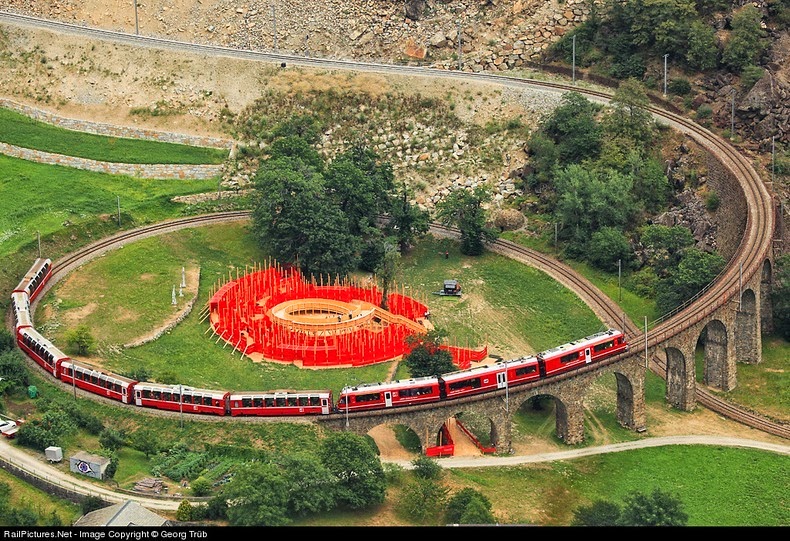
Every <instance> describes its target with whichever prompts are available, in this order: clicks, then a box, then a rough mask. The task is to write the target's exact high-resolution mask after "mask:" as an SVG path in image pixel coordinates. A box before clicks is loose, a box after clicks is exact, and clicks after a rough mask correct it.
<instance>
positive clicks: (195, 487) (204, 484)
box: [190, 477, 211, 496]
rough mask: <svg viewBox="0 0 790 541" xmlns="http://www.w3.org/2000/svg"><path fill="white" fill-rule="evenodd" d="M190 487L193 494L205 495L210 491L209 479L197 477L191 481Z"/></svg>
mask: <svg viewBox="0 0 790 541" xmlns="http://www.w3.org/2000/svg"><path fill="white" fill-rule="evenodd" d="M190 488H191V489H192V494H194V495H195V496H207V495H208V494H209V493H210V492H211V481H209V480H208V479H206V478H205V477H198V478H197V479H195V480H194V481H192V486H191V487H190Z"/></svg>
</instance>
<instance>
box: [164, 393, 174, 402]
mask: <svg viewBox="0 0 790 541" xmlns="http://www.w3.org/2000/svg"><path fill="white" fill-rule="evenodd" d="M162 400H167V401H168V402H169V401H170V400H174V398H173V395H171V394H170V393H168V392H164V393H162Z"/></svg>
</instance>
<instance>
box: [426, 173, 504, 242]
mask: <svg viewBox="0 0 790 541" xmlns="http://www.w3.org/2000/svg"><path fill="white" fill-rule="evenodd" d="M489 201H491V191H490V190H489V189H488V188H486V187H485V186H478V187H477V188H474V189H472V190H467V189H464V188H460V189H457V190H453V191H451V192H450V193H449V194H447V195H446V196H445V197H444V198H443V199H442V200H441V201H439V202H438V203H437V205H436V216H437V218H439V220H441V221H442V222H443V223H444V224H445V225H455V226H456V227H458V229H459V230H460V232H461V253H462V254H465V255H481V254H482V253H483V252H484V251H485V246H486V244H488V243H490V242H493V241H494V240H496V238H497V234H496V231H494V230H493V229H492V228H490V227H488V226H487V225H486V211H485V207H484V205H485V204H486V203H488V202H489Z"/></svg>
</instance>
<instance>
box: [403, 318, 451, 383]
mask: <svg viewBox="0 0 790 541" xmlns="http://www.w3.org/2000/svg"><path fill="white" fill-rule="evenodd" d="M445 336H446V333H445V332H444V331H442V330H439V329H434V330H432V331H429V332H428V333H426V334H424V335H411V336H409V337H408V338H407V340H408V341H409V343H410V345H411V351H409V353H407V354H406V355H405V356H404V357H403V363H404V365H405V366H406V368H408V369H409V374H410V375H411V377H413V378H421V377H423V376H438V375H441V374H445V373H447V372H452V371H453V370H457V369H458V367H457V366H455V364H453V356H452V355H451V354H450V352H449V351H447V350H446V349H442V348H441V344H442V341H443V338H444V337H445Z"/></svg>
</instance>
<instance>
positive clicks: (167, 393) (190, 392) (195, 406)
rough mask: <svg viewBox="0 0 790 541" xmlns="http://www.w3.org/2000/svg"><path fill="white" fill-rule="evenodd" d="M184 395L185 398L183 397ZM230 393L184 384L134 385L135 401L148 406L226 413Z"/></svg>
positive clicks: (187, 411)
mask: <svg viewBox="0 0 790 541" xmlns="http://www.w3.org/2000/svg"><path fill="white" fill-rule="evenodd" d="M182 396H183V398H181V397H182ZM229 397H230V393H229V392H227V391H212V390H209V389H195V388H194V387H186V386H183V385H164V384H161V383H148V382H140V383H137V384H136V385H135V386H134V403H135V404H136V405H138V406H143V407H146V408H156V409H160V410H171V411H180V412H184V413H205V414H211V415H225V413H226V412H227V407H228V399H229Z"/></svg>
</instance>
